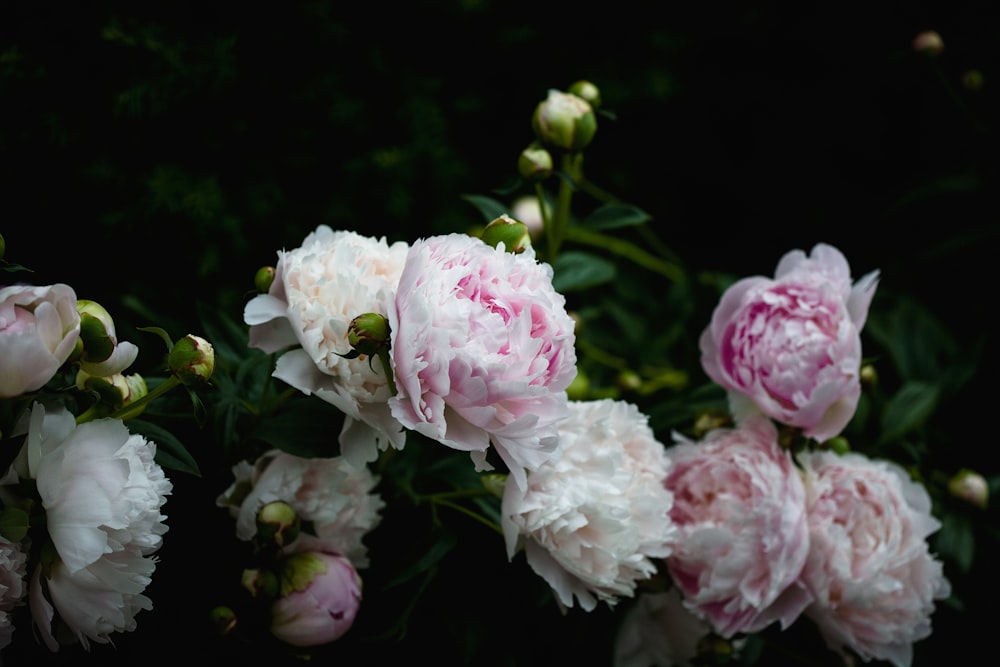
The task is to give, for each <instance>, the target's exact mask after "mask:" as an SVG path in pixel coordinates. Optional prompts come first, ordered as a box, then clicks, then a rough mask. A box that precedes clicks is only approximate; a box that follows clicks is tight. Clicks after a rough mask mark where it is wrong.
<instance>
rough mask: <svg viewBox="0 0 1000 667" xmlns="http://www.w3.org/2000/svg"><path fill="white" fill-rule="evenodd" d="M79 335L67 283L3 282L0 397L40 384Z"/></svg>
mask: <svg viewBox="0 0 1000 667" xmlns="http://www.w3.org/2000/svg"><path fill="white" fill-rule="evenodd" d="M79 337H80V314H79V313H78V312H77V310H76V292H74V291H73V288H72V287H70V286H69V285H63V284H55V285H48V286H41V287H36V286H33V285H10V286H7V287H0V398H12V397H14V396H20V395H22V394H24V393H27V392H31V391H35V390H36V389H41V388H42V387H43V386H44V385H45V383H46V382H48V381H49V380H51V379H52V378H53V377H54V376H55V374H56V372H57V371H58V370H59V368H60V367H61V366H62V365H63V364H64V363H66V361H67V360H68V359H69V357H70V355H71V354H72V353H73V349H74V347H75V346H76V342H77V340H78V339H79Z"/></svg>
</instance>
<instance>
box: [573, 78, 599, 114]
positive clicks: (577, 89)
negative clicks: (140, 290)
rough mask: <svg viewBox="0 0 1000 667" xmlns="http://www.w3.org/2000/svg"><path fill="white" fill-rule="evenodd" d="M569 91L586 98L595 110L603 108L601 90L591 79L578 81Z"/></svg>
mask: <svg viewBox="0 0 1000 667" xmlns="http://www.w3.org/2000/svg"><path fill="white" fill-rule="evenodd" d="M569 92H570V93H572V94H573V95H576V96H577V97H579V98H581V99H584V100H586V101H587V103H588V104H590V106H591V108H592V109H594V110H595V111H596V110H597V109H600V108H601V90H600V88H598V87H597V86H595V85H594V84H592V83H591V82H590V81H586V80H581V81H577V82H576V83H574V84H573V85H572V86H570V87H569Z"/></svg>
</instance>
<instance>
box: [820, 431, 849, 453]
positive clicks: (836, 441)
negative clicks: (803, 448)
mask: <svg viewBox="0 0 1000 667" xmlns="http://www.w3.org/2000/svg"><path fill="white" fill-rule="evenodd" d="M823 448H824V449H829V450H832V451H833V452H835V453H837V454H846V453H847V452H849V451H851V443H850V442H848V440H847V438H845V437H844V436H842V435H838V436H836V437H834V438H830V439H829V440H827V441H826V442H824V443H823Z"/></svg>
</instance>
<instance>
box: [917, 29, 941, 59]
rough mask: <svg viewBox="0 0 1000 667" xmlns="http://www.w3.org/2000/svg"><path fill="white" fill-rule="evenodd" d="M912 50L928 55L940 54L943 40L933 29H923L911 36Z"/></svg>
mask: <svg viewBox="0 0 1000 667" xmlns="http://www.w3.org/2000/svg"><path fill="white" fill-rule="evenodd" d="M913 50H914V51H916V52H917V53H925V54H927V55H929V56H937V55H940V54H941V52H942V51H944V40H942V39H941V35H939V34H938V33H937V32H935V31H934V30H924V31H923V32H920V33H917V36H916V37H914V38H913Z"/></svg>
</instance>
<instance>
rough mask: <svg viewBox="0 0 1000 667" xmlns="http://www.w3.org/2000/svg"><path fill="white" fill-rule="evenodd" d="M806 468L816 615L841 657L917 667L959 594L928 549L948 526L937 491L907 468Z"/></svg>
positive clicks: (828, 461) (829, 455) (809, 581)
mask: <svg viewBox="0 0 1000 667" xmlns="http://www.w3.org/2000/svg"><path fill="white" fill-rule="evenodd" d="M800 461H801V463H802V466H803V468H804V470H805V487H806V507H807V511H808V521H809V530H810V544H811V547H810V551H809V559H808V561H807V563H806V566H805V568H804V569H803V572H802V577H801V580H802V582H803V583H804V584H805V585H806V586H807V587H808V588H809V590H810V592H811V593H812V596H813V598H814V599H815V601H814V602H813V603H812V604H811V605H810V606H809V607H808V609H806V612H805V613H806V615H807V616H808V617H809V618H811V619H812V620H813V621H814V622H815V623H816V625H817V626H818V628H819V630H820V633H821V634H822V636H823V637H824V639H825V640H826V643H827V645H828V646H829V647H830V648H831V649H833V650H835V651H838V652H840V653H847V652H848V651H850V652H853V653H854V654H856V655H857V656H858V657H860V658H861V659H862V660H864V661H866V662H867V661H869V660H873V659H874V660H887V661H889V662H891V663H892V664H894V665H896V667H907V666H908V665H910V663H911V662H912V659H913V643H914V642H916V641H919V640H921V639H924V638H926V637H928V636H929V635H930V634H931V615H932V613H933V612H934V606H935V600H941V599H944V598H946V597H948V595H950V589H951V585H950V583H949V582H948V580H947V579H946V578H945V576H944V572H943V566H942V563H941V561H939V560H937V559H936V558H935V557H934V556H933V555H932V554H931V553H930V549H929V544H928V542H927V538H928V537H929V536H930V535H931V534H933V533H934V532H935V531H937V529H938V528H939V527H940V522H939V521H938V520H937V519H935V518H934V516H933V515H932V514H931V500H930V496H929V495H928V493H927V490H926V489H925V488H924V487H923V486H922V485H921V484H919V483H917V482H915V481H913V480H912V479H911V478H910V476H909V475H908V474H907V473H906V471H905V470H903V468H901V467H900V466H899V465H898V464H896V463H894V462H891V461H884V460H875V459H870V458H868V457H866V456H864V455H862V454H859V453H853V452H852V453H848V454H844V455H837V454H835V453H833V452H829V451H815V452H808V453H804V454H802V455H800Z"/></svg>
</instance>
